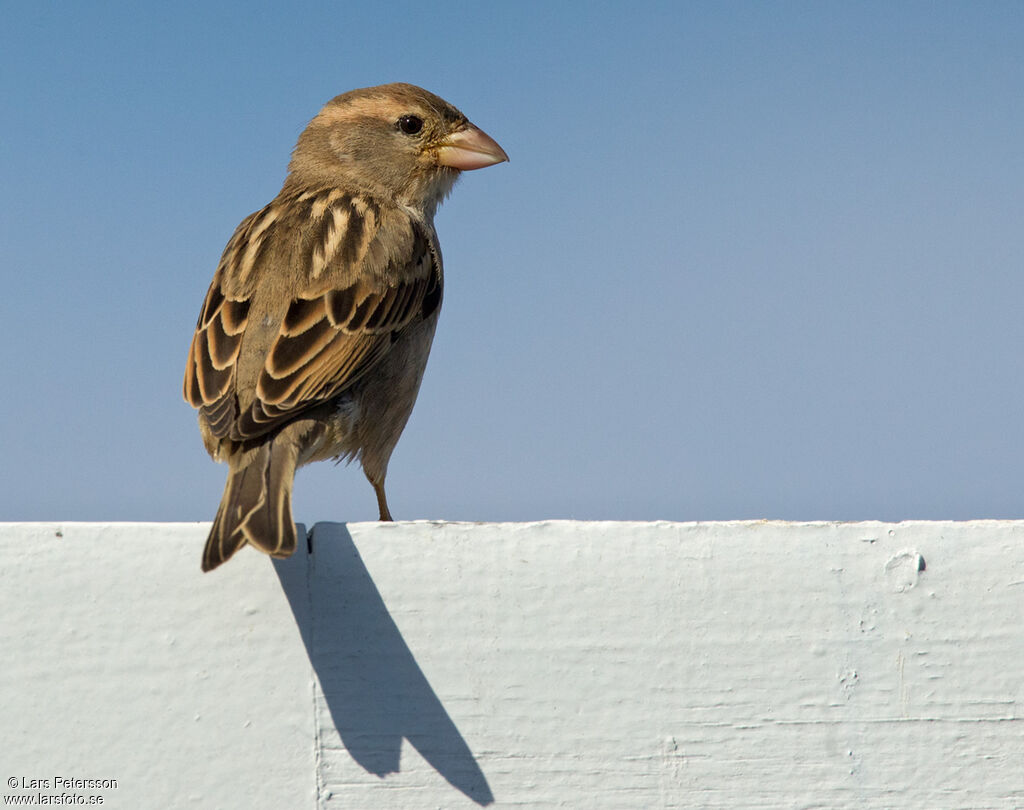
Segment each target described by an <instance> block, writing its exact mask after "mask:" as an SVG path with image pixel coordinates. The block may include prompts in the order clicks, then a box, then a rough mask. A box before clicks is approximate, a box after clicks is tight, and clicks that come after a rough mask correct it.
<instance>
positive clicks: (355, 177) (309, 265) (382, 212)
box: [184, 84, 508, 571]
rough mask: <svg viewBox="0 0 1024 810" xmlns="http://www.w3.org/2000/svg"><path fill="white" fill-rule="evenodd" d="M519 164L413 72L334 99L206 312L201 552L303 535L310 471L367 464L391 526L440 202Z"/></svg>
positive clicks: (237, 246)
mask: <svg viewBox="0 0 1024 810" xmlns="http://www.w3.org/2000/svg"><path fill="white" fill-rule="evenodd" d="M507 160H508V155H506V154H505V152H504V150H502V148H501V147H500V146H499V145H498V144H497V143H496V142H495V141H494V140H493V139H492V138H491V137H490V136H488V135H487V134H485V133H484V132H483V131H482V130H480V129H479V128H477V127H475V126H474V125H473V124H471V123H470V122H469V120H468V119H467V118H466V116H464V115H463V114H462V113H461V112H459V111H458V110H457V109H456V108H455V107H453V106H452V105H451V104H449V103H448V102H446V101H444V100H443V99H441V98H439V97H438V96H436V95H434V94H433V93H430V92H428V91H426V90H424V89H422V88H420V87H416V86H414V85H411V84H386V85H381V86H378V87H367V88H363V89H360V90H353V91H351V92H348V93H344V94H342V95H340V96H337V97H335V98H333V99H331V100H330V101H329V102H327V104H326V105H324V107H323V109H322V110H320V112H319V113H318V114H317V116H316V117H315V118H314V119H313V120H312V121H311V122H310V123H309V125H308V126H307V127H306V129H305V130H304V131H303V132H302V134H301V135H300V136H299V139H298V143H297V144H296V146H295V149H294V151H293V152H292V157H291V162H290V163H289V165H288V174H287V177H286V178H285V181H284V185H283V186H282V188H281V191H280V193H278V195H277V197H275V198H274V199H273V201H271V203H270V204H269V205H267V206H266V207H264V208H262V209H260V210H259V211H257V212H256V213H254V214H251V215H250V216H248V217H246V218H245V219H244V220H242V222H241V224H240V225H239V226H238V228H237V229H236V230H235V232H234V235H233V236H232V237H231V239H230V240H229V241H228V244H227V247H226V248H225V249H224V253H223V255H222V256H221V259H220V263H219V264H218V266H217V270H216V272H215V273H214V276H213V281H212V282H211V284H210V288H209V291H208V292H207V293H206V299H205V300H204V301H203V306H202V310H201V311H200V314H199V320H198V322H197V323H196V328H195V333H194V334H193V337H192V344H191V346H190V347H189V350H188V361H187V364H186V368H185V382H184V396H185V400H186V402H188V403H189V404H191V405H192V406H193V407H194V408H198V409H199V431H200V434H201V435H202V439H203V443H204V445H205V446H206V450H207V452H209V454H210V455H211V456H212V457H213V458H214V460H216V461H223V462H227V465H228V476H227V483H226V484H225V487H224V495H223V498H222V500H221V503H220V508H219V509H218V510H217V516H216V518H215V519H214V521H213V526H212V528H211V529H210V535H209V537H208V539H207V541H206V548H205V550H204V552H203V559H202V569H203V570H204V571H210V570H212V569H214V568H216V567H217V566H218V565H220V564H221V563H223V562H224V561H225V560H227V559H228V558H230V557H231V555H232V554H234V553H235V552H236V551H238V549H240V548H241V547H242V546H244V545H247V544H248V545H250V546H253V547H254V548H256V549H259V550H260V551H263V552H265V553H267V554H270V555H272V556H274V557H287V556H288V555H290V554H291V553H292V552H293V551H294V550H295V546H296V537H295V524H294V523H293V521H292V508H291V494H292V486H293V481H294V477H295V471H296V469H297V468H298V467H300V466H302V465H303V464H308V463H310V462H313V461H321V460H325V459H336V460H339V461H340V460H347V461H352V460H357V459H358V460H359V462H360V463H361V465H362V468H363V472H364V473H365V475H366V477H367V479H369V481H370V483H371V484H372V485H373V488H374V491H375V492H376V496H377V506H378V509H379V512H380V519H381V520H391V519H392V518H391V511H390V509H389V508H388V503H387V497H386V495H385V492H384V479H385V476H386V475H387V471H388V460H389V459H390V457H391V453H392V451H393V450H394V448H395V444H396V443H397V442H398V438H399V436H400V435H401V434H402V430H403V429H404V427H405V424H406V421H407V420H408V419H409V414H410V413H411V412H412V408H413V405H414V404H415V402H416V395H417V393H418V391H419V387H420V381H421V380H422V379H423V371H424V368H425V367H426V363H427V355H428V354H429V353H430V345H431V342H432V341H433V337H434V329H435V327H436V326H437V318H438V313H439V311H440V307H441V298H442V292H443V288H444V274H443V269H442V262H441V249H440V246H439V245H438V241H437V234H436V233H435V231H434V222H433V220H434V214H435V212H436V210H437V207H438V205H439V204H440V203H441V202H442V201H443V200H444V199H445V197H446V196H447V195H448V193H449V192H450V191H451V189H452V186H453V185H454V183H455V181H456V180H457V179H458V178H459V176H460V174H461V173H462V172H463V171H469V170H472V169H480V168H483V167H485V166H491V165H494V164H496V163H501V162H503V161H507Z"/></svg>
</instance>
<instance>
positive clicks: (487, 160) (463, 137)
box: [437, 124, 508, 171]
mask: <svg viewBox="0 0 1024 810" xmlns="http://www.w3.org/2000/svg"><path fill="white" fill-rule="evenodd" d="M506 160H508V155H506V154H505V150H504V149H502V148H501V147H500V146H498V142H497V141H496V140H494V138H492V137H491V136H490V135H488V134H487V133H486V132H484V131H483V130H482V129H477V128H476V127H475V126H473V125H472V124H470V125H469V126H467V127H466V128H465V129H461V130H459V131H458V132H454V133H452V134H451V135H449V136H448V137H447V139H445V141H444V143H443V144H441V146H440V148H438V150H437V162H438V163H439V164H440V165H442V166H451V167H452V168H453V169H460V170H461V171H469V170H470V169H482V168H484V167H485V166H493V165H494V164H495V163H503V162H504V161H506Z"/></svg>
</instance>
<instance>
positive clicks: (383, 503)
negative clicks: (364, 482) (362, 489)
mask: <svg viewBox="0 0 1024 810" xmlns="http://www.w3.org/2000/svg"><path fill="white" fill-rule="evenodd" d="M373 491H374V492H376V493H377V508H378V509H379V510H380V519H381V520H386V521H388V522H391V521H392V519H393V518H392V517H391V510H390V509H388V497H387V495H385V494H384V482H383V481H381V482H380V483H379V484H378V483H374V484H373Z"/></svg>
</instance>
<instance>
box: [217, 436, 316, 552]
mask: <svg viewBox="0 0 1024 810" xmlns="http://www.w3.org/2000/svg"><path fill="white" fill-rule="evenodd" d="M297 455H298V453H297V449H296V448H295V447H294V445H292V444H291V443H288V442H275V441H269V442H266V443H265V444H263V445H260V446H259V447H256V448H254V449H252V450H249V451H247V452H245V453H244V454H241V453H240V454H239V455H238V456H235V457H234V458H232V459H231V460H230V462H229V467H230V468H229V470H228V480H227V483H226V484H225V486H224V497H223V498H222V499H221V502H220V508H219V509H218V510H217V517H216V518H214V521H213V527H212V528H211V529H210V536H209V537H208V538H207V540H206V549H205V550H204V551H203V570H204V571H212V570H213V569H214V568H216V567H217V566H218V565H220V564H221V563H223V562H224V561H226V560H228V559H229V558H230V557H231V555H232V554H234V553H235V552H236V551H238V549H240V548H241V547H242V546H244V545H246V544H249V545H251V546H254V547H255V548H257V549H259V550H260V551H262V552H264V553H266V554H270V555H271V556H273V557H287V556H289V555H290V554H291V553H292V552H293V551H295V544H296V539H295V523H294V522H293V521H292V483H293V481H294V479H295V467H296V461H297Z"/></svg>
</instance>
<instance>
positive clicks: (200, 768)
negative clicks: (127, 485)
mask: <svg viewBox="0 0 1024 810" xmlns="http://www.w3.org/2000/svg"><path fill="white" fill-rule="evenodd" d="M206 529H207V524H188V525H185V524H175V525H170V524H109V525H100V524H63V525H57V524H52V525H51V524H2V525H0V653H2V667H0V780H2V781H0V785H3V787H0V796H15V797H19V796H20V797H23V798H24V797H25V796H28V795H30V794H34V793H42V794H59V793H67V794H71V795H73V796H81V797H87V796H91V795H97V796H102V797H103V799H104V806H105V807H114V808H131V810H137V809H138V808H143V809H145V808H179V807H187V808H267V809H268V810H282V808H285V809H289V808H318V810H320V809H321V808H324V809H326V810H338V809H339V808H345V810H349V809H350V808H371V807H372V808H403V810H404V809H406V808H462V807H469V808H472V807H475V806H478V805H484V804H487V803H491V802H493V806H494V807H528V808H556V807H558V808H634V807H636V808H684V807H685V808H694V807H700V808H730V810H732V809H733V808H786V809H787V810H788V809H789V808H858V810H860V808H908V809H912V808H921V809H922V810H925V809H926V810H937V809H941V808H998V809H999V810H1002V809H1003V808H1006V809H1007V810H1010V809H1012V808H1022V807H1024V719H1022V706H1024V629H1022V625H1024V544H1022V541H1024V523H1021V522H997V521H978V522H970V523H925V522H913V523H901V524H883V523H856V524H831V523H813V524H789V523H771V522H768V523H762V522H743V523H706V524H694V523H687V524H672V523H573V522H549V523H534V524H474V525H471V524H435V523H398V524H392V525H381V524H352V525H348V526H344V525H341V524H319V525H317V526H316V527H315V529H314V531H313V533H312V545H313V553H312V555H308V554H306V553H300V554H297V555H296V556H295V557H293V558H292V559H290V560H288V561H286V562H284V563H278V564H273V563H271V561H270V560H268V559H267V558H265V557H263V556H261V555H259V554H257V553H255V552H251V551H248V550H246V551H244V552H243V553H241V554H239V555H238V557H237V558H235V559H234V560H232V561H231V562H230V563H229V564H228V565H226V566H224V567H223V568H221V569H219V570H217V571H215V572H214V573H212V574H207V575H203V574H201V573H200V572H199V556H200V550H201V548H202V544H203V541H204V538H205V533H206ZM58 776H59V777H62V778H67V779H95V780H103V779H114V780H116V781H117V787H116V788H106V789H100V788H93V789H90V788H81V789H78V788H71V789H64V788H61V786H59V785H55V784H54V780H55V777H58ZM12 779H13V780H15V782H16V786H15V787H14V788H12V787H10V784H9V781H8V780H12ZM32 779H35V780H39V781H40V782H42V781H47V782H48V783H49V787H43V788H39V789H35V788H29V787H24V785H28V784H30V782H29V781H28V780H32ZM21 780H25V781H21ZM0 800H2V799H0ZM65 801H67V800H65Z"/></svg>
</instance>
